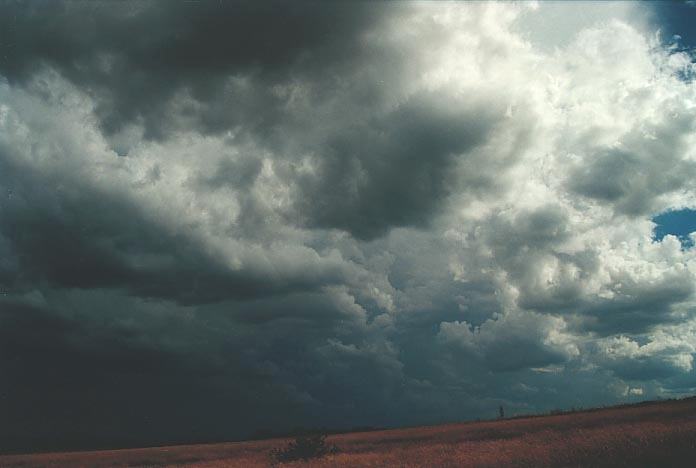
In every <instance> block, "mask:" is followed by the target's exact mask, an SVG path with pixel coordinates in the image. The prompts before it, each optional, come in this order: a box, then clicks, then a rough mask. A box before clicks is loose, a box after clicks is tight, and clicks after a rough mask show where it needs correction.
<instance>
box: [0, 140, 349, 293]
mask: <svg viewBox="0 0 696 468" xmlns="http://www.w3.org/2000/svg"><path fill="white" fill-rule="evenodd" d="M0 151H2V150H0ZM0 168H2V179H0V180H1V181H2V182H3V184H4V185H5V186H7V187H9V188H7V189H6V190H9V191H11V196H10V197H7V198H6V200H5V202H4V203H3V205H2V207H0V214H2V219H3V220H4V222H3V223H2V226H0V232H1V233H2V235H3V239H4V242H5V245H6V247H7V248H8V249H9V250H10V251H11V252H12V253H13V255H12V256H9V257H8V258H7V260H8V261H7V263H8V266H7V267H6V268H9V267H10V266H11V267H12V270H10V271H8V272H6V273H5V274H4V275H3V276H4V277H5V286H6V288H8V289H10V290H18V291H21V290H24V289H26V288H30V287H31V285H33V284H37V283H39V284H44V283H46V284H49V285H51V286H55V287H63V288H118V289H123V290H125V291H126V292H129V293H131V294H135V295H139V296H143V297H151V298H157V297H159V298H165V299H172V300H176V301H178V302H180V303H184V304H195V303H205V302H215V301H220V300H225V299H230V298H235V297H236V298H252V297H259V296H269V295H274V294H281V293H288V292H292V291H293V290H297V291H301V290H312V289H316V288H319V287H321V286H323V285H329V284H334V283H338V282H340V281H342V279H341V278H342V277H344V276H345V275H346V274H347V273H346V271H345V269H342V266H341V265H339V264H336V265H327V266H326V267H320V272H318V271H317V272H314V273H313V272H310V271H305V273H304V274H302V275H300V276H297V275H295V274H293V273H291V274H289V275H288V274H286V273H284V272H282V271H277V272H276V274H275V275H274V276H275V279H274V280H271V279H270V278H269V277H268V276H267V275H266V274H264V273H263V272H262V271H254V270H253V269H247V270H245V269H239V268H236V269H235V268H233V267H232V266H230V265H228V264H226V263H225V262H224V261H222V259H220V258H217V257H215V256H213V255H211V254H210V253H209V252H207V251H206V250H205V249H204V248H203V246H202V245H201V244H200V241H198V240H196V239H195V238H194V237H192V236H187V235H184V234H181V233H177V232H172V231H171V229H168V228H167V227H166V226H162V225H159V224H158V223H156V222H154V221H153V220H152V219H150V218H148V217H147V216H146V215H145V214H144V213H143V212H142V210H141V209H140V208H139V207H138V206H136V205H135V204H133V203H132V202H130V201H128V200H126V199H125V198H122V197H119V196H115V195H113V194H109V193H105V192H104V191H101V190H100V189H98V188H96V187H90V186H89V185H86V184H81V183H80V182H79V181H77V180H74V179H72V178H71V177H69V176H60V175H56V176H54V178H52V179H49V181H48V183H47V181H46V179H45V178H44V176H43V175H42V174H41V173H37V172H36V171H35V170H32V169H29V168H21V167H18V166H16V165H14V164H13V163H11V162H10V159H9V158H3V159H2V161H0ZM13 271H14V272H17V273H16V274H15V275H12V276H11V275H10V273H12V272H13ZM305 275H306V276H305Z"/></svg>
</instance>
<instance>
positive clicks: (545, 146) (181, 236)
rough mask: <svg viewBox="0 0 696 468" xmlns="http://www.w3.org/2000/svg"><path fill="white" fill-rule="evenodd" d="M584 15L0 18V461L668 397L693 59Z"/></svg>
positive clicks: (604, 10) (338, 11)
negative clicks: (668, 226)
mask: <svg viewBox="0 0 696 468" xmlns="http://www.w3.org/2000/svg"><path fill="white" fill-rule="evenodd" d="M582 7H583V8H587V9H588V10H587V14H586V15H584V16H582V18H580V19H575V16H573V15H572V14H571V11H570V10H571V9H573V8H575V6H568V7H567V8H568V9H569V10H568V11H566V10H562V9H561V10H559V9H558V5H554V4H541V5H534V4H523V5H512V4H496V3H490V4H489V3H482V4H478V3H476V4H468V3H467V4H448V3H442V4H440V3H437V4H435V3H425V4H420V3H391V2H390V3H384V4H381V3H380V4H368V3H365V4H362V3H361V4H342V3H339V4H334V3H329V4H326V3H320V4H319V3H312V2H309V3H301V4H299V5H298V4H295V3H293V4H289V3H285V2H279V3H277V4H276V3H264V4H262V5H259V4H258V3H257V2H238V3H225V4H220V3H219V2H212V1H211V2H194V3H191V2H181V3H174V4H169V3H167V5H165V4H164V3H163V2H120V3H97V4H90V3H82V2H66V3H61V2H51V3H45V2H29V3H22V4H20V3H11V2H9V3H4V4H3V5H2V6H1V7H0V44H2V46H0V47H2V50H1V53H2V57H3V58H2V60H0V189H1V190H2V192H1V193H2V194H3V197H2V200H0V289H1V290H2V296H0V349H1V353H0V375H2V376H3V378H2V379H0V412H1V413H2V414H3V415H5V416H4V417H3V420H2V422H1V423H0V441H2V442H1V443H0V449H8V450H9V449H14V448H47V447H50V446H51V445H53V446H54V447H65V446H90V445H99V444H111V445H113V444H116V445H118V444H142V443H156V442H161V441H173V440H210V439H216V438H234V437H244V436H248V435H249V434H250V433H252V432H254V431H255V430H258V429H262V428H273V429H279V430H282V429H288V428H291V427H295V426H300V425H305V426H332V427H350V426H358V425H362V426H364V425H403V424H423V423H433V422H441V421H445V420H452V419H470V418H475V417H488V416H494V415H495V411H496V408H497V407H498V406H499V405H501V404H502V405H504V406H505V407H506V413H507V414H515V413H524V412H532V411H544V410H549V409H553V408H557V407H570V406H576V407H577V406H590V405H596V404H606V403H612V402H617V401H627V400H630V399H632V398H633V399H635V398H638V397H641V398H655V397H665V396H673V395H681V394H686V393H693V392H694V390H695V389H696V374H694V370H693V357H694V354H695V353H696V339H695V338H694V336H696V335H695V334H694V331H695V328H696V320H695V317H694V299H695V296H694V292H695V287H696V286H695V285H696V282H695V280H696V253H695V252H696V251H694V249H693V247H689V246H684V245H682V243H681V242H680V241H679V239H677V238H676V237H674V236H670V235H666V236H664V237H663V238H661V239H660V240H656V239H655V238H654V237H653V229H654V226H655V225H654V223H653V222H652V221H651V219H652V218H653V217H654V216H655V215H657V214H659V213H662V212H664V211H667V210H670V209H682V208H691V209H693V208H696V187H695V186H694V182H693V181H694V180H696V151H695V150H694V148H696V145H695V143H696V141H695V140H696V129H695V125H696V87H694V81H693V77H694V71H695V70H696V69H695V68H694V64H693V61H692V58H691V56H690V55H689V51H688V48H686V47H684V46H682V45H680V44H679V43H678V42H674V41H675V40H665V39H664V38H663V37H662V36H660V35H659V34H657V33H656V31H657V29H658V26H659V25H658V24H656V23H655V21H658V20H659V18H660V16H659V14H658V13H660V12H659V11H658V12H655V11H652V10H650V9H649V6H643V5H634V4H625V3H623V2H620V3H618V4H599V5H598V4H592V5H583V6H582ZM559 15H560V16H559ZM553 17H561V18H563V21H564V22H565V23H567V24H566V26H567V27H566V28H565V30H567V31H569V33H568V34H565V35H563V37H562V38H559V37H558V31H556V30H553V28H550V27H549V28H547V29H544V28H543V27H540V26H539V24H540V21H541V22H543V20H544V19H549V18H553ZM656 18H657V19H656ZM134 38H137V40H136V39H134Z"/></svg>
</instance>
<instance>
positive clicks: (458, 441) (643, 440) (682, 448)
mask: <svg viewBox="0 0 696 468" xmlns="http://www.w3.org/2000/svg"><path fill="white" fill-rule="evenodd" d="M287 442H288V440H287V439H274V440H265V441H252V442H235V443H223V444H210V445H189V446H174V447H157V448H143V449H129V450H108V451H95V452H72V453H49V454H32V455H7V456H0V467H3V468H4V467H8V468H9V467H34V466H37V467H38V466H41V467H113V466H119V467H120V466H124V467H125V466H187V467H210V468H212V467H253V466H269V465H270V462H271V459H270V457H269V453H270V451H271V450H272V449H273V448H277V447H283V446H284V445H286V444H287ZM327 442H329V443H331V444H335V445H336V446H337V447H338V449H339V450H340V452H339V453H337V454H333V455H328V456H326V457H324V458H322V459H318V460H313V461H310V462H308V463H299V462H296V463H289V464H284V465H283V466H284V467H285V466H287V467H290V466H317V467H318V466H336V467H354V466H401V467H416V466H418V467H420V466H432V467H448V466H451V467H455V466H456V467H468V466H476V467H478V466H482V467H500V466H519V467H543V466H564V467H581V466H582V467H586V466H592V467H595V466H623V467H640V466H645V467H677V466H684V467H694V466H696V398H691V399H685V400H679V401H667V402H660V403H650V404H645V405H637V406H626V407H617V408H608V409H601V410H592V411H584V412H575V413H567V414H559V415H554V416H538V417H528V418H516V419H506V420H500V421H485V422H476V423H463V424H447V425H442V426H432V427H417V428H408V429H397V430H388V431H375V432H362V433H351V434H340V435H334V436H330V437H328V439H327Z"/></svg>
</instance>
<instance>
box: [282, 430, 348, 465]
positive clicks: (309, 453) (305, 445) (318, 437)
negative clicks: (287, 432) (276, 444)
mask: <svg viewBox="0 0 696 468" xmlns="http://www.w3.org/2000/svg"><path fill="white" fill-rule="evenodd" d="M337 452H338V447H336V446H335V445H330V444H327V443H326V435H325V434H314V435H307V436H298V437H296V438H295V440H294V441H292V442H290V443H289V444H288V445H287V446H286V447H285V448H282V449H273V450H271V461H272V462H274V463H284V462H291V461H298V460H304V461H307V460H310V459H312V458H321V457H323V456H325V455H331V454H335V453H337Z"/></svg>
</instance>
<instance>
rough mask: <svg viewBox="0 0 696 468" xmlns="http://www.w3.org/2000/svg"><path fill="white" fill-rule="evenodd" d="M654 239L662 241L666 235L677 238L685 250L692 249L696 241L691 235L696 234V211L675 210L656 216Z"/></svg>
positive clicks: (654, 220)
mask: <svg viewBox="0 0 696 468" xmlns="http://www.w3.org/2000/svg"><path fill="white" fill-rule="evenodd" d="M652 221H653V222H654V223H655V230H654V231H653V239H654V240H655V241H661V240H662V239H663V238H664V237H665V236H666V235H668V234H671V235H673V236H676V237H677V238H678V239H679V241H680V242H681V244H682V247H683V248H691V247H693V246H694V241H693V240H692V239H691V237H690V236H689V234H691V233H692V232H696V210H690V209H684V210H673V211H667V212H665V213H661V214H659V215H657V216H655V217H654V218H653V219H652Z"/></svg>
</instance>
